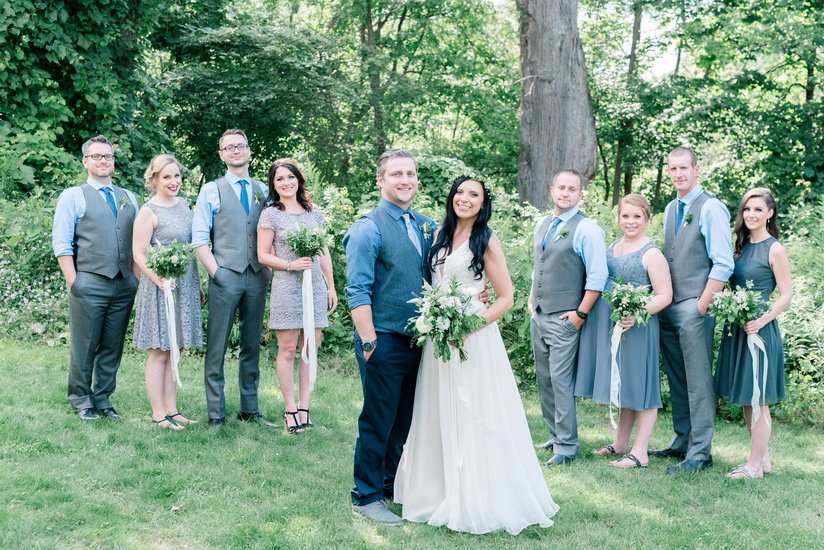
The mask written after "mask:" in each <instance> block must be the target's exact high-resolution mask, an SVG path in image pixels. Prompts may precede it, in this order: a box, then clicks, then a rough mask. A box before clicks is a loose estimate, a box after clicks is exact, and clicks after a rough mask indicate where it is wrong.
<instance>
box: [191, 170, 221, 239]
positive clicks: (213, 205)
mask: <svg viewBox="0 0 824 550" xmlns="http://www.w3.org/2000/svg"><path fill="white" fill-rule="evenodd" d="M218 210H220V194H219V193H218V192H217V184H216V183H215V182H213V181H210V182H209V183H207V184H206V185H204V186H203V188H202V189H201V190H200V193H199V194H198V195H197V202H196V203H195V213H194V216H193V217H192V246H194V247H195V248H198V247H200V246H203V245H204V244H206V245H208V244H209V243H210V241H211V238H210V235H211V233H212V222H213V221H214V218H215V214H217V211H218Z"/></svg>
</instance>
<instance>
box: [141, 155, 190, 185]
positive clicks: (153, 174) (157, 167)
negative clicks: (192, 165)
mask: <svg viewBox="0 0 824 550" xmlns="http://www.w3.org/2000/svg"><path fill="white" fill-rule="evenodd" d="M170 164H177V168H178V170H181V171H183V166H182V165H181V164H180V162H178V160H177V159H176V158H174V157H173V156H172V155H166V154H163V155H157V156H155V157H154V158H153V159H152V160H151V161H149V167H148V168H146V171H145V172H144V173H143V180H144V181H145V185H146V191H148V192H149V193H154V192H155V187H156V186H157V175H158V174H159V173H160V172H161V171H163V169H164V168H166V167H167V166H169V165H170Z"/></svg>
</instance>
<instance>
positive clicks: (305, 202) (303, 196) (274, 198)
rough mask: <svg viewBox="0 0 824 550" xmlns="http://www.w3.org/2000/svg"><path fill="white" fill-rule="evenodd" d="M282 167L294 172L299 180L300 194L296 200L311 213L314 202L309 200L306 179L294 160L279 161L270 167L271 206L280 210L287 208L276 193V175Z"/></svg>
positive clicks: (298, 193)
mask: <svg viewBox="0 0 824 550" xmlns="http://www.w3.org/2000/svg"><path fill="white" fill-rule="evenodd" d="M281 166H283V167H284V168H286V169H287V170H289V171H290V172H292V173H293V174H294V175H295V177H296V178H297V179H298V192H297V194H296V197H295V198H297V200H298V203H299V204H300V205H301V206H302V207H303V209H304V210H306V211H307V212H311V211H312V201H311V200H309V193H307V192H306V179H305V178H304V177H303V174H301V172H300V169H299V168H298V165H297V163H296V162H295V161H293V160H292V159H278V160H276V161H275V162H273V163H272V166H270V167H269V204H270V205H271V206H274V207H275V208H277V209H278V210H283V209H284V208H286V207H285V206H284V205H283V203H282V202H280V195H278V192H277V191H275V173H276V172H277V171H278V168H280V167H281Z"/></svg>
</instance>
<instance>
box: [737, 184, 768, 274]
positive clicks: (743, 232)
mask: <svg viewBox="0 0 824 550" xmlns="http://www.w3.org/2000/svg"><path fill="white" fill-rule="evenodd" d="M750 199H761V200H763V201H764V202H765V203H767V210H772V211H773V213H772V216H770V217H769V218H767V233H769V234H770V235H772V236H773V237H775V238H776V239H777V238H778V208H777V207H776V205H775V197H773V195H772V193H771V192H770V190H769V189H767V188H766V187H756V188H755V189H750V190H749V191H747V192H746V193H744V196H743V197H741V204H739V205H738V215H737V216H736V217H735V254H734V256H735V257H736V258H737V257H738V256H740V255H741V250H742V249H743V248H744V244H746V242H747V240H749V238H750V230H749V229H748V228H747V224H745V223H744V207H745V206H746V205H747V201H748V200H750Z"/></svg>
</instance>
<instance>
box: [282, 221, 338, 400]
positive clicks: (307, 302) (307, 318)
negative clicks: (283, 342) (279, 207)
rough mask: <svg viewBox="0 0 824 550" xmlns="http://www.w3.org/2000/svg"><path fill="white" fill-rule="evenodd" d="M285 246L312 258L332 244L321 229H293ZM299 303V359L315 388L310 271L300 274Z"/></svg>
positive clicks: (315, 358)
mask: <svg viewBox="0 0 824 550" xmlns="http://www.w3.org/2000/svg"><path fill="white" fill-rule="evenodd" d="M286 244H288V245H289V248H291V249H292V251H293V252H294V253H295V254H297V255H298V258H314V257H315V256H319V255H321V254H322V253H323V250H324V249H325V248H326V247H327V246H330V245H331V244H332V239H331V237H330V236H329V235H327V234H326V231H325V230H324V229H323V228H322V227H295V230H294V231H289V232H288V233H286ZM301 283H302V286H301V301H302V307H303V334H304V336H305V338H304V339H303V348H301V350H300V355H301V358H302V359H303V360H304V361H306V362H307V363H308V364H309V387H310V388H314V387H315V380H316V378H317V369H318V356H317V352H316V351H315V306H314V301H313V299H312V270H311V269H310V270H307V271H304V272H303V273H302V274H301Z"/></svg>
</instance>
